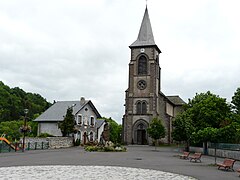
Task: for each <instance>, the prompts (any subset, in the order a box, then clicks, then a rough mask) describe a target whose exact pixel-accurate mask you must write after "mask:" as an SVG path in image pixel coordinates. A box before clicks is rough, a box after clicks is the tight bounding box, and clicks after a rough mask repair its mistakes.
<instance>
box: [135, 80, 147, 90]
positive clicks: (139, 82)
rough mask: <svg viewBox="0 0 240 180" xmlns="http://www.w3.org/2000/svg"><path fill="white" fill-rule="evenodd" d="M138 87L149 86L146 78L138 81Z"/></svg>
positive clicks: (141, 88)
mask: <svg viewBox="0 0 240 180" xmlns="http://www.w3.org/2000/svg"><path fill="white" fill-rule="evenodd" d="M137 87H138V89H140V90H143V89H145V88H146V87H147V82H146V81H144V80H140V81H138V83H137Z"/></svg>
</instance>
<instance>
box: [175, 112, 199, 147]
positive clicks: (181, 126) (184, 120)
mask: <svg viewBox="0 0 240 180" xmlns="http://www.w3.org/2000/svg"><path fill="white" fill-rule="evenodd" d="M194 130H195V127H194V126H193V123H192V120H191V119H190V118H189V116H188V115H187V114H186V112H183V113H182V114H179V115H178V116H177V117H176V118H175V119H174V121H173V131H172V138H173V140H175V141H179V142H181V141H184V143H185V150H186V151H189V145H190V140H191V136H192V133H193V132H194Z"/></svg>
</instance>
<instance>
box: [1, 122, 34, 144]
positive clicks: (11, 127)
mask: <svg viewBox="0 0 240 180" xmlns="http://www.w3.org/2000/svg"><path fill="white" fill-rule="evenodd" d="M23 124H24V121H23V120H19V121H5V122H1V123H0V135H1V134H5V135H6V138H7V139H8V140H9V141H11V142H14V141H15V140H16V141H18V140H19V139H20V138H21V137H22V136H23V133H21V132H20V127H22V126H23ZM27 125H28V126H30V127H31V131H30V132H28V133H26V136H27V137H35V136H37V126H38V124H37V122H33V121H28V122H27Z"/></svg>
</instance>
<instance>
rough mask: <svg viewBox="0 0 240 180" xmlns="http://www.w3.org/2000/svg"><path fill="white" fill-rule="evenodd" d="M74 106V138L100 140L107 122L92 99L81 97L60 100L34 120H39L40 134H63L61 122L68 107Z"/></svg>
mask: <svg viewBox="0 0 240 180" xmlns="http://www.w3.org/2000/svg"><path fill="white" fill-rule="evenodd" d="M69 107H72V108H73V115H74V117H75V130H76V132H75V133H74V138H75V140H76V139H80V140H81V143H83V144H85V143H87V142H89V141H90V142H94V141H98V142H99V141H100V138H101V135H102V133H103V131H104V130H107V129H108V128H107V122H106V121H105V120H103V119H100V120H99V118H101V115H100V114H99V112H98V111H97V109H96V108H95V106H94V105H93V103H92V102H91V101H90V100H85V98H83V97H82V98H81V100H80V101H58V102H56V103H54V104H53V105H52V106H51V107H49V108H48V109H47V110H46V111H45V112H43V113H42V114H41V115H40V116H39V117H38V118H36V119H35V120H34V121H36V122H38V135H39V134H42V133H48V134H51V135H53V136H62V132H61V130H60V128H59V123H60V122H61V121H63V120H64V116H65V115H66V112H67V109H68V108H69ZM97 119H98V120H97Z"/></svg>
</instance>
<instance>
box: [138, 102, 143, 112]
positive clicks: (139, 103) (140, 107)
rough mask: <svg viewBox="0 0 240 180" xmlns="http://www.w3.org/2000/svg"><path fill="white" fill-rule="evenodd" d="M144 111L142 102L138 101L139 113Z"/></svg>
mask: <svg viewBox="0 0 240 180" xmlns="http://www.w3.org/2000/svg"><path fill="white" fill-rule="evenodd" d="M141 112H142V103H141V102H140V101H139V102H138V103H137V114H141Z"/></svg>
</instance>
